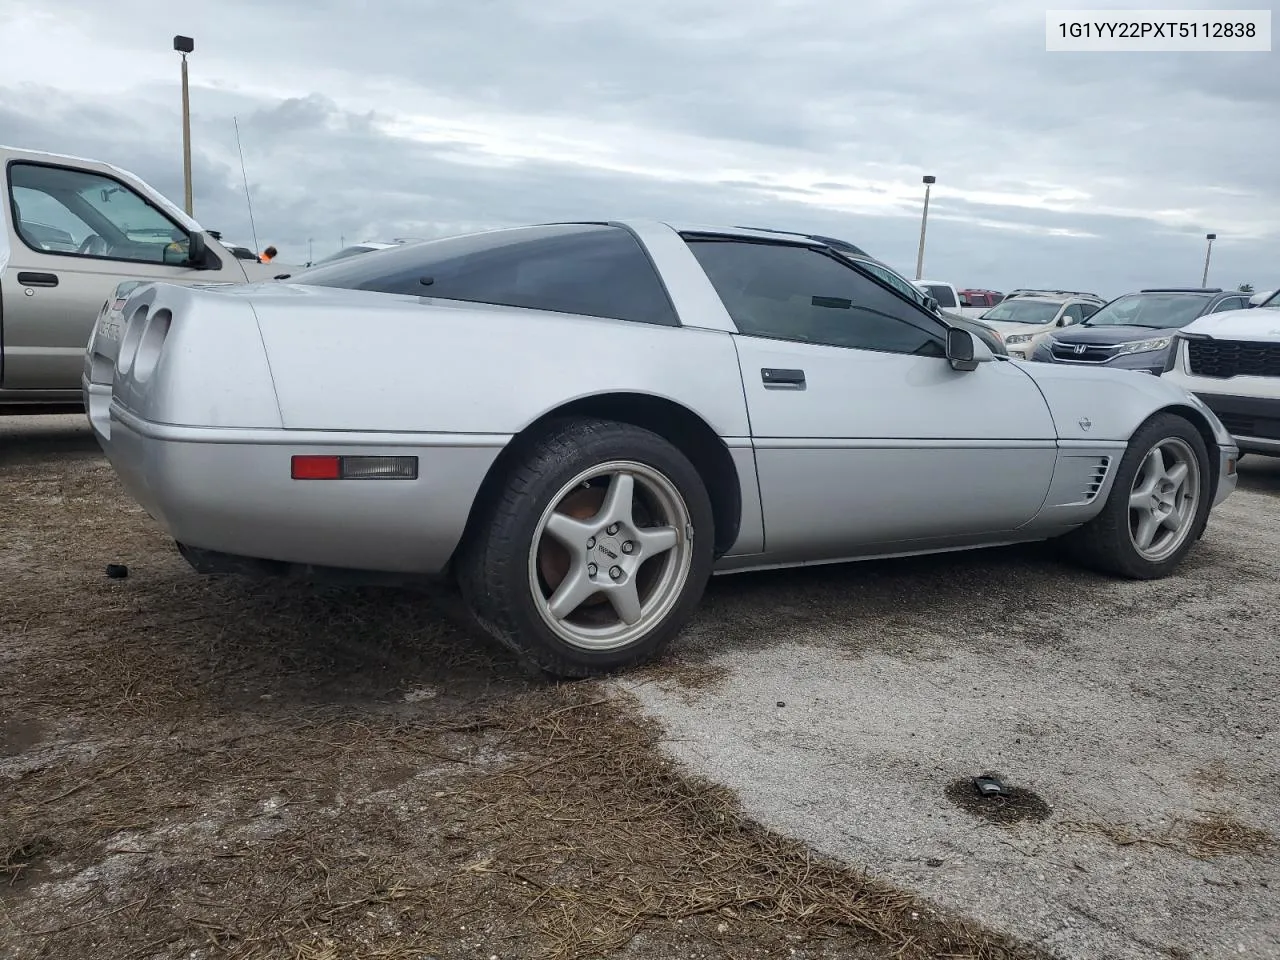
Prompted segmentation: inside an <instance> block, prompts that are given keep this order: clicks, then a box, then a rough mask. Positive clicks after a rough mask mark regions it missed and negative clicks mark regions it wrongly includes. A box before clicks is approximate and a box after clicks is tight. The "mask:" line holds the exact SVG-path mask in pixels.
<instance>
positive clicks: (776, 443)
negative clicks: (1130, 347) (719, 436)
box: [755, 437, 1058, 450]
mask: <svg viewBox="0 0 1280 960" xmlns="http://www.w3.org/2000/svg"><path fill="white" fill-rule="evenodd" d="M1057 445H1058V441H1056V440H1042V439H1034V440H1032V439H1027V440H1020V439H1013V440H970V439H958V438H952V437H945V438H920V439H916V438H902V439H899V438H894V439H887V438H878V437H876V438H865V437H756V442H755V446H756V449H757V450H912V449H918V448H925V447H927V448H929V449H955V450H1027V449H1049V450H1052V449H1053V448H1054V447H1056V446H1057Z"/></svg>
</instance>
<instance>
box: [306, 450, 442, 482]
mask: <svg viewBox="0 0 1280 960" xmlns="http://www.w3.org/2000/svg"><path fill="white" fill-rule="evenodd" d="M290 473H291V475H292V476H293V479H295V480H417V479H418V458H417V457H402V456H395V457H383V456H372V457H370V456H351V457H339V456H317V455H315V454H302V455H298V456H295V457H293V458H292V461H291V464H290Z"/></svg>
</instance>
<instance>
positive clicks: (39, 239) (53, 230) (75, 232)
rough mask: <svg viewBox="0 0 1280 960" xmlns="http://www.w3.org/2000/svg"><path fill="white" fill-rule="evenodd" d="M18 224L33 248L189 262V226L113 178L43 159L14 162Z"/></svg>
mask: <svg viewBox="0 0 1280 960" xmlns="http://www.w3.org/2000/svg"><path fill="white" fill-rule="evenodd" d="M9 188H10V203H11V204H12V207H13V211H12V212H13V223H14V227H15V229H16V230H17V232H18V236H19V237H21V238H22V242H23V243H25V244H26V245H27V246H28V247H30V248H31V249H33V250H38V251H40V252H42V253H54V254H60V255H71V256H87V257H97V258H101V259H108V260H124V261H131V262H140V263H168V264H175V265H176V264H185V263H186V262H187V249H188V246H189V244H190V238H189V237H188V236H187V233H186V231H185V230H183V229H182V228H181V227H179V226H178V225H177V224H175V223H174V222H173V221H172V220H170V219H169V218H168V217H167V216H165V215H164V214H163V213H161V212H160V211H159V210H157V209H156V208H155V207H153V206H151V204H149V203H148V202H147V201H146V200H145V199H143V198H142V197H141V196H139V195H138V194H137V193H135V192H134V191H133V190H132V189H131V188H130V187H126V186H125V185H123V184H121V183H117V182H116V181H115V180H112V179H111V178H110V177H104V176H102V175H101V174H96V173H90V172H88V171H86V170H76V169H72V168H70V167H58V166H49V165H46V164H39V163H12V164H10V165H9Z"/></svg>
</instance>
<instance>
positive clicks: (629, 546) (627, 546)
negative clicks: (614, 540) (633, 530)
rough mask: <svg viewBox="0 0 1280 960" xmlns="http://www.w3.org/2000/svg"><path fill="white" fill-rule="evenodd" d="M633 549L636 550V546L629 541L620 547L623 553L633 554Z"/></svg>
mask: <svg viewBox="0 0 1280 960" xmlns="http://www.w3.org/2000/svg"><path fill="white" fill-rule="evenodd" d="M635 549H636V545H635V544H634V543H632V542H631V541H630V540H628V541H627V542H626V543H624V544H623V545H622V552H623V553H634V552H635Z"/></svg>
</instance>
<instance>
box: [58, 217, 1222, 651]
mask: <svg viewBox="0 0 1280 960" xmlns="http://www.w3.org/2000/svg"><path fill="white" fill-rule="evenodd" d="M83 389H84V394H85V401H86V406H87V409H88V411H89V417H90V420H91V422H92V424H93V429H94V431H95V433H96V435H97V438H98V440H99V442H100V443H101V445H102V447H103V449H104V451H105V452H106V454H107V456H108V458H109V459H110V461H111V463H112V465H113V467H114V469H115V471H116V472H117V473H118V475H119V477H120V478H121V480H122V482H123V484H124V486H125V487H126V488H127V490H128V491H129V493H130V495H131V496H133V497H134V498H136V499H137V501H138V502H139V503H141V504H142V505H143V506H144V507H145V508H146V510H147V511H148V512H149V513H150V514H151V516H152V517H153V518H154V519H155V520H156V521H157V522H158V523H159V524H161V526H163V527H164V529H165V530H166V531H167V532H168V534H169V535H171V536H172V537H173V538H174V540H175V541H176V542H177V544H178V547H179V549H180V550H181V552H182V553H183V555H184V556H185V557H186V558H187V559H188V561H189V562H190V563H191V564H192V566H193V567H194V568H195V569H196V570H197V571H200V572H205V573H218V572H232V571H236V572H255V571H256V572H262V573H285V574H293V573H298V574H304V575H315V574H324V573H329V572H340V573H345V574H350V573H356V574H359V575H370V576H375V575H376V576H381V575H386V574H391V575H398V576H408V577H418V576H444V577H447V578H450V579H452V580H453V581H454V582H456V584H457V585H458V587H459V588H460V591H461V593H462V595H463V597H464V598H465V599H466V601H467V604H468V606H469V607H470V609H471V610H472V611H473V613H474V616H475V619H476V620H477V622H478V623H479V624H480V625H481V626H482V627H483V628H484V629H485V630H487V631H488V632H489V633H491V634H492V635H493V636H494V637H495V638H497V639H498V640H500V641H501V642H503V643H505V644H506V645H507V646H509V647H510V648H511V649H513V650H515V651H516V652H517V653H518V654H519V655H520V656H522V657H523V658H524V659H525V660H526V661H527V662H530V663H532V664H535V665H536V666H538V667H540V668H541V669H543V670H545V671H547V672H550V673H552V674H555V675H559V676H588V675H593V674H597V673H600V672H603V671H607V670H612V669H617V668H620V667H624V666H627V665H630V664H634V663H638V662H640V661H642V660H645V659H648V658H650V657H653V656H655V655H656V654H658V653H659V652H660V651H661V650H662V649H663V648H664V647H665V645H666V644H667V643H668V642H670V640H671V639H672V638H673V637H674V636H675V635H676V634H677V633H678V632H679V631H680V629H681V628H682V626H683V625H684V624H685V623H686V621H687V620H688V619H689V617H690V616H691V615H692V614H693V612H694V609H695V607H696V605H697V604H698V602H699V599H700V597H701V595H702V592H703V590H704V587H705V585H706V583H707V579H708V577H709V576H710V575H711V574H713V573H730V572H734V571H742V570H755V569H760V568H767V567H783V566H792V565H799V564H812V563H828V562H838V561H845V560H856V559H868V558H875V557H888V556H898V555H904V554H919V553H930V552H935V551H944V550H956V549H963V548H970V547H982V546H991V545H996V544H1008V543H1015V542H1022V541H1032V540H1044V539H1049V538H1061V541H1062V543H1063V545H1064V546H1065V547H1067V548H1068V553H1069V554H1070V555H1072V556H1073V557H1075V558H1077V559H1078V560H1079V561H1080V562H1082V563H1085V564H1087V565H1090V566H1092V567H1094V568H1095V569H1098V570H1100V571H1104V572H1107V573H1110V574H1113V575H1118V576H1123V577H1134V578H1156V577H1162V576H1165V575H1166V574H1169V573H1170V572H1171V571H1172V570H1174V568H1175V567H1176V566H1177V564H1178V563H1179V561H1181V559H1182V558H1183V556H1184V555H1185V554H1186V552H1187V551H1188V550H1189V549H1191V548H1192V546H1193V545H1194V544H1195V542H1196V541H1197V540H1198V539H1199V538H1200V536H1201V535H1202V533H1203V532H1204V529H1205V525H1206V523H1207V521H1208V517H1209V512H1210V510H1211V508H1212V507H1213V506H1215V505H1216V504H1218V503H1220V502H1221V501H1222V500H1223V499H1224V498H1226V497H1227V496H1228V495H1229V494H1230V493H1231V492H1232V490H1234V489H1235V486H1236V475H1235V463H1236V458H1237V457H1238V455H1239V453H1238V450H1237V448H1236V445H1235V443H1234V442H1233V441H1232V439H1231V436H1230V434H1229V433H1228V432H1227V431H1226V430H1225V429H1224V428H1223V426H1222V424H1221V423H1220V422H1219V421H1218V419H1217V418H1216V417H1215V416H1214V415H1213V413H1212V412H1211V411H1210V410H1209V409H1208V408H1207V407H1206V406H1205V405H1204V404H1203V403H1202V402H1200V401H1199V400H1197V399H1196V398H1195V397H1194V396H1192V395H1191V394H1190V393H1188V392H1186V391H1184V390H1182V389H1179V388H1177V387H1174V386H1172V385H1170V384H1168V383H1165V382H1163V381H1161V380H1160V379H1159V378H1157V377H1152V376H1147V375H1143V374H1138V373H1131V372H1127V371H1112V370H1100V369H1085V368H1077V367H1066V366H1057V365H1053V364H1025V363H1015V362H1010V361H1009V360H1008V359H1007V358H1004V357H993V356H992V354H991V353H990V351H989V350H988V349H987V348H986V346H985V345H984V344H983V343H982V342H981V341H980V340H977V339H975V338H974V336H973V335H972V334H971V333H970V332H968V331H967V330H964V329H960V328H952V327H948V326H946V325H945V323H944V322H943V321H942V320H941V319H939V318H938V317H937V316H935V315H933V314H931V313H929V312H927V311H926V310H924V309H923V308H922V307H920V305H919V304H918V303H917V302H915V301H913V300H912V299H910V298H908V297H905V296H903V295H902V293H901V292H900V291H897V290H895V289H894V288H893V287H891V286H889V285H887V284H885V283H884V282H883V280H882V279H879V278H877V277H876V276H875V275H873V274H872V273H869V272H867V271H866V270H863V269H861V268H859V266H858V265H857V264H856V263H855V262H851V261H850V260H848V259H847V258H844V257H841V256H840V255H838V254H837V253H836V252H834V251H833V250H832V249H831V248H829V247H827V246H825V245H824V244H823V243H822V242H821V241H820V240H815V239H810V238H801V237H797V236H795V235H780V234H777V233H773V232H766V231H754V230H744V229H738V228H716V227H701V226H678V225H671V224H667V223H660V222H654V221H625V222H610V223H604V222H600V223H568V224H563V223H562V224H544V225H538V226H529V227H519V228H513V229H503V230H495V231H490V232H485V233H480V234H473V235H467V236H460V237H451V238H447V239H441V240H433V241H429V242H426V243H417V244H411V245H405V246H400V247H396V248H393V249H389V250H385V251H379V252H374V253H368V254H365V255H363V256H360V257H353V258H351V259H349V260H344V261H339V262H336V263H333V264H331V265H327V266H323V267H317V268H314V269H311V270H307V271H304V272H302V273H300V274H297V275H296V276H293V277H289V278H287V279H286V280H284V281H282V282H273V281H267V282H263V283H257V284H250V285H237V286H225V287H214V286H211V287H205V288H201V287H190V286H178V285H170V284H165V283H147V284H144V285H142V286H140V287H138V288H136V289H135V290H133V291H132V292H131V293H129V294H128V296H127V298H126V299H124V300H123V301H122V302H117V303H116V304H114V305H112V304H108V305H105V306H104V308H103V314H102V317H101V319H100V321H99V323H98V325H97V327H96V329H95V332H94V335H93V337H92V339H91V340H90V343H89V345H88V349H87V351H86V354H85V369H84V379H83Z"/></svg>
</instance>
